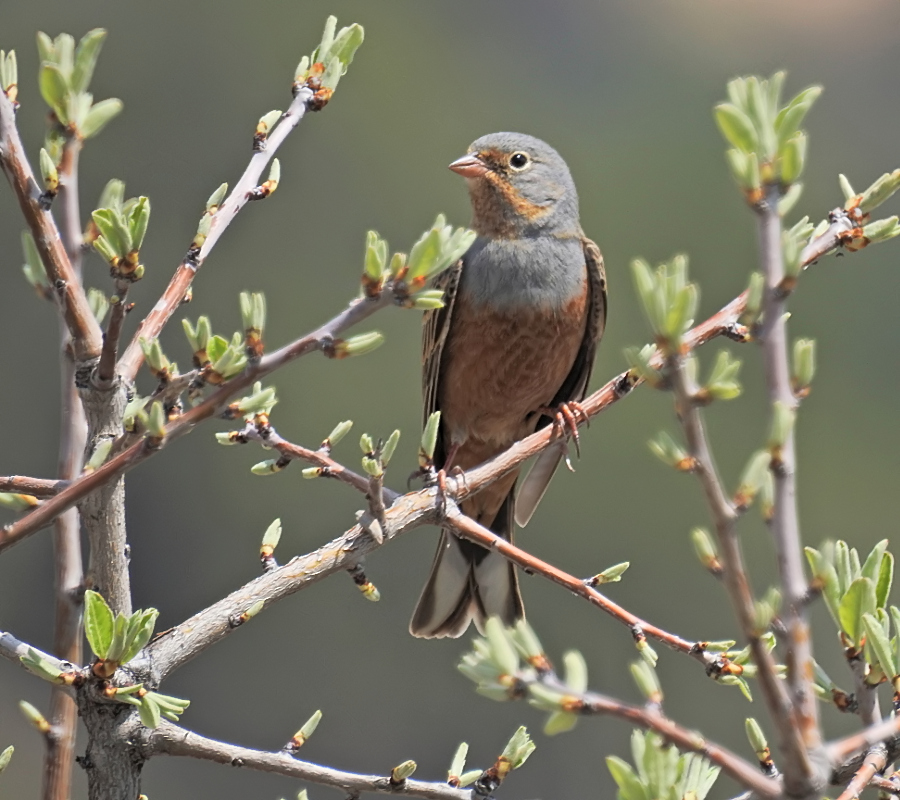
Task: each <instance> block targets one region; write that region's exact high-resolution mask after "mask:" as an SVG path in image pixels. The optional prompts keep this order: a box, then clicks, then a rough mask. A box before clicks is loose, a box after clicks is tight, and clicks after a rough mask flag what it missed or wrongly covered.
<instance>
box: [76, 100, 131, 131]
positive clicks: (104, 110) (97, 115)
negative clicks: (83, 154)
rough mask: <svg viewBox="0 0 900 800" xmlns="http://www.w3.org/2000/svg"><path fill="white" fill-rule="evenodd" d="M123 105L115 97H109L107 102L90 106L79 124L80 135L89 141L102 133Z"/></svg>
mask: <svg viewBox="0 0 900 800" xmlns="http://www.w3.org/2000/svg"><path fill="white" fill-rule="evenodd" d="M123 108H124V105H123V103H122V101H121V100H119V99H118V98H117V97H110V98H109V99H108V100H101V101H100V102H99V103H95V104H94V105H93V106H91V110H90V111H88V113H87V116H86V117H85V119H84V121H83V122H82V123H81V135H82V136H83V137H84V138H85V139H90V138H91V137H92V136H96V135H97V134H98V133H100V131H102V130H103V129H104V128H105V127H106V125H107V123H108V122H109V121H110V120H112V119H113V117H116V116H118V115H119V114H120V113H121V111H122V109H123Z"/></svg>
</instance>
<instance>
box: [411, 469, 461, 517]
mask: <svg viewBox="0 0 900 800" xmlns="http://www.w3.org/2000/svg"><path fill="white" fill-rule="evenodd" d="M448 477H450V478H453V480H455V481H456V482H457V488H458V486H459V485H460V484H461V485H462V486H463V487H464V488H465V489H466V490H468V485H467V483H466V472H465V470H464V469H463V468H462V467H459V466H455V467H451V468H450V470H449V471H448V470H446V469H435V468H434V466H433V465H429V466H427V467H420V468H419V469H417V470H416V471H415V472H413V473H412V474H411V475H410V476H409V478H408V479H407V482H406V484H407V487H408V486H409V484H410V483H411V482H412V481H413V480H415V479H417V478H422V480H423V482H424V483H425V486H427V487H431V486H434V487H436V488H437V495H436V496H437V500H438V504H439V505H438V507H439V508H440V510H441V513H444V514H445V513H446V512H447V498H448V497H450V496H451V495H452V496H453V498H454V499H455V497H456V490H455V489H454V491H453V492H451V491H450V490H449V488H448V486H447V478H448Z"/></svg>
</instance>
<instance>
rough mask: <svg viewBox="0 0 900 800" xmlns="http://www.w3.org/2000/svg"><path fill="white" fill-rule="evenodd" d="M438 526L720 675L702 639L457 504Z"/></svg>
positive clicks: (717, 658) (714, 656) (716, 659)
mask: <svg viewBox="0 0 900 800" xmlns="http://www.w3.org/2000/svg"><path fill="white" fill-rule="evenodd" d="M441 525H443V526H445V527H447V528H450V529H451V530H453V531H454V533H456V534H457V535H459V536H460V537H462V538H463V539H468V540H469V541H470V542H475V543H476V544H480V545H481V546H482V547H484V548H486V549H487V550H493V551H495V552H497V553H500V555H502V556H503V557H504V558H506V559H507V560H509V561H511V562H512V563H513V564H515V565H517V566H518V567H521V568H522V569H523V570H525V571H526V572H527V573H535V574H537V575H541V576H543V577H544V578H547V580H549V581H552V582H553V583H556V584H559V585H560V586H563V587H565V588H566V589H568V590H569V591H570V592H572V594H574V595H576V596H578V597H583V598H584V599H585V600H587V601H588V602H590V603H592V604H593V605H595V606H597V607H598V608H600V609H602V610H603V611H605V612H606V613H607V614H609V615H610V616H611V617H613V619H616V620H618V621H619V622H621V623H622V624H623V625H626V626H627V627H628V628H629V629H631V631H632V635H641V634H643V635H646V636H649V637H651V638H652V639H655V640H656V641H658V642H662V643H663V644H664V645H666V646H668V647H671V648H672V649H673V650H675V651H677V652H679V653H684V654H685V655H689V656H692V657H693V658H696V659H697V660H698V661H699V662H700V663H701V664H703V666H704V668H705V669H706V671H707V673H708V674H710V675H718V674H721V672H722V668H723V666H724V664H725V661H724V659H723V658H722V657H721V656H719V655H717V654H715V653H711V652H709V651H708V650H706V649H704V647H703V642H690V641H688V640H687V639H683V638H681V637H680V636H678V635H676V634H674V633H669V632H668V631H665V630H663V629H662V628H658V627H657V626H656V625H653V624H651V623H649V622H647V621H646V620H643V619H641V618H640V617H638V616H636V615H635V614H632V613H631V612H630V611H628V610H626V609H624V608H622V606H620V605H619V604H618V603H615V602H613V601H612V600H610V599H609V598H608V597H606V596H605V595H603V594H601V593H600V592H598V591H597V590H596V589H594V588H592V587H591V586H589V585H588V584H587V583H586V582H585V581H584V580H581V579H579V578H576V577H575V576H574V575H570V574H568V573H567V572H563V571H562V570H561V569H559V568H557V567H554V566H553V565H552V564H548V563H547V562H545V561H542V560H541V559H539V558H537V557H536V556H533V555H531V553H527V552H525V551H524V550H522V549H521V548H519V547H516V546H515V545H514V544H512V542H509V541H507V540H506V539H504V538H503V537H502V536H497V535H496V534H495V533H493V532H492V531H489V530H488V529H487V528H485V527H484V526H483V525H480V524H478V523H477V522H475V520H473V519H471V518H470V517H467V516H466V515H465V514H463V513H462V512H461V511H460V510H459V508H458V507H457V506H456V504H455V503H454V504H452V505H451V504H450V501H448V509H447V513H446V515H445V517H444V519H442V520H441Z"/></svg>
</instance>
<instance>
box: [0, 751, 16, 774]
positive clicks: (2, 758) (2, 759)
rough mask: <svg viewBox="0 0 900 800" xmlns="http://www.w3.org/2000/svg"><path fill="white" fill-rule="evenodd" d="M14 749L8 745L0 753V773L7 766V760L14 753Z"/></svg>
mask: <svg viewBox="0 0 900 800" xmlns="http://www.w3.org/2000/svg"><path fill="white" fill-rule="evenodd" d="M15 749H16V748H15V747H13V746H12V745H10V746H9V747H7V748H6V749H5V750H4V751H3V752H2V753H0V772H3V770H5V769H6V768H7V767H8V766H9V760H10V759H11V758H12V756H13V753H14V752H15Z"/></svg>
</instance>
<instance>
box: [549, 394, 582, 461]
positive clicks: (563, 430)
mask: <svg viewBox="0 0 900 800" xmlns="http://www.w3.org/2000/svg"><path fill="white" fill-rule="evenodd" d="M540 412H541V413H542V414H544V415H545V416H548V417H551V418H552V419H553V432H554V435H556V436H560V437H563V438H564V439H565V440H566V441H567V442H568V440H569V439H571V440H572V441H573V442H574V443H575V455H577V456H578V458H581V438H580V436H579V434H578V423H579V421H580V422H584V423H585V424H586V425H590V424H591V418H590V417H589V416H588V415H587V412H586V411H585V410H584V406H582V405H581V403H579V402H578V401H577V400H570V401H569V402H568V403H560V404H559V405H558V406H556V408H550V407H544V408H541V409H540ZM579 417H580V418H581V419H580V420H579ZM566 466H567V467H568V468H569V470H570V471H572V472H574V471H575V470H574V469H573V468H572V462H571V461H570V460H569V456H568V454H566Z"/></svg>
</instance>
